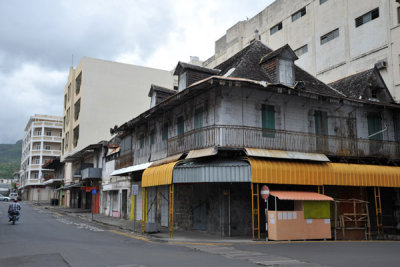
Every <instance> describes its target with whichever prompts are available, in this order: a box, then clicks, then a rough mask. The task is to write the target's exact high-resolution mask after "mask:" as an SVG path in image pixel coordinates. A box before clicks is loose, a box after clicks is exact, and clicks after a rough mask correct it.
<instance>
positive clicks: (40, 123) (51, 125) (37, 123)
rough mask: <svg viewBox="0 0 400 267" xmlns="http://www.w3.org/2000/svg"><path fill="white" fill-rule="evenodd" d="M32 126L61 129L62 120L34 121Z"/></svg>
mask: <svg viewBox="0 0 400 267" xmlns="http://www.w3.org/2000/svg"><path fill="white" fill-rule="evenodd" d="M32 127H35V128H41V127H48V128H55V129H60V130H61V129H62V121H57V122H51V121H35V122H33V123H32Z"/></svg>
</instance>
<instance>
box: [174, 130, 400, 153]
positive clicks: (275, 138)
mask: <svg viewBox="0 0 400 267" xmlns="http://www.w3.org/2000/svg"><path fill="white" fill-rule="evenodd" d="M399 145H400V143H399V142H394V141H375V140H369V139H354V138H346V137H339V136H323V135H316V134H312V133H303V132H293V131H283V130H267V129H262V128H256V127H241V126H208V127H204V128H201V129H196V130H192V131H189V132H187V133H185V134H183V135H181V136H175V137H173V138H170V139H169V140H168V155H173V154H176V153H181V152H187V151H189V150H194V149H201V148H205V147H210V146H217V147H227V148H243V147H252V148H264V149H276V150H287V151H299V152H309V153H323V154H326V155H331V156H349V157H386V158H400V146H399Z"/></svg>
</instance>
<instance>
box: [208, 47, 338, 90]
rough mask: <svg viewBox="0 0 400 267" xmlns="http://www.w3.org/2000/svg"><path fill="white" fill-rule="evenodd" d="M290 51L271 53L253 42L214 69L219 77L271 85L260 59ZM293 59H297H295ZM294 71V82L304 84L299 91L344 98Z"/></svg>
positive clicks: (324, 85)
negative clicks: (263, 82) (262, 82)
mask: <svg viewBox="0 0 400 267" xmlns="http://www.w3.org/2000/svg"><path fill="white" fill-rule="evenodd" d="M291 50H292V49H291V48H290V46H288V45H285V46H283V47H281V48H280V49H277V50H275V51H272V50H271V49H270V48H269V47H267V46H265V45H264V44H263V43H261V42H260V41H253V42H252V43H251V44H250V45H249V46H247V47H246V48H244V49H243V50H241V51H239V52H238V53H237V54H235V55H234V56H232V57H231V58H229V59H228V60H226V61H225V62H223V63H221V64H220V65H218V66H217V67H216V68H217V69H220V70H221V72H220V74H219V75H221V76H225V77H237V78H244V79H251V80H256V81H265V82H267V83H273V79H272V77H270V75H269V74H268V73H267V71H266V70H265V69H264V68H263V67H262V66H261V64H260V62H262V61H261V59H263V60H265V58H266V57H265V56H267V58H272V57H275V56H277V55H279V54H281V53H282V52H283V51H286V52H287V51H291ZM288 53H290V52H288ZM292 56H293V55H292ZM294 56H296V55H294ZM294 59H297V57H295V58H294ZM294 69H295V79H296V81H302V82H303V83H304V88H302V89H301V90H303V91H304V92H310V93H321V94H324V95H328V96H335V97H343V96H345V95H344V94H342V93H341V92H339V91H337V90H335V89H333V88H331V87H329V86H328V85H326V84H325V83H323V82H321V81H320V80H318V79H317V78H315V77H314V76H312V75H311V74H309V73H307V72H306V71H304V70H302V69H301V68H300V67H298V66H296V65H295V66H294Z"/></svg>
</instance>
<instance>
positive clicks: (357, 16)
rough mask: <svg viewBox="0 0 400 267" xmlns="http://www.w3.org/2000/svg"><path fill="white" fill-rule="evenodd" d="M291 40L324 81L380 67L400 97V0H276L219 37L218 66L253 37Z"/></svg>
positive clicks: (275, 42) (209, 63)
mask: <svg viewBox="0 0 400 267" xmlns="http://www.w3.org/2000/svg"><path fill="white" fill-rule="evenodd" d="M255 38H256V39H258V40H261V41H262V42H263V43H264V44H266V45H267V46H269V47H271V48H272V49H277V48H279V47H282V46H283V45H285V44H289V45H290V46H291V47H292V48H293V50H295V52H296V54H297V56H298V57H299V59H298V60H297V62H296V64H297V65H298V66H300V67H302V68H303V69H304V70H306V71H307V72H309V73H310V74H312V75H314V76H316V77H317V78H318V79H320V80H322V81H324V82H325V83H330V82H334V81H336V80H338V79H341V78H344V77H346V76H349V75H352V74H355V73H359V72H361V71H365V70H368V69H372V68H374V66H376V67H377V68H378V69H379V70H380V74H381V75H382V77H383V78H384V80H385V83H386V85H387V87H388V89H389V90H390V92H391V94H392V95H393V97H394V99H395V100H396V101H400V0H276V1H275V2H273V3H272V4H271V5H269V6H268V7H266V8H265V9H264V10H262V11H261V12H260V13H258V14H257V15H256V16H254V17H253V18H250V19H248V20H246V21H239V22H238V23H236V24H235V25H233V26H232V27H231V28H229V29H228V30H227V31H226V34H225V35H224V36H222V37H221V38H220V39H218V40H217V41H216V42H215V55H214V56H212V57H211V58H209V59H208V60H206V61H205V62H204V64H203V65H204V66H205V67H215V66H217V65H218V64H220V63H221V62H223V61H225V60H226V59H228V58H229V57H231V56H232V55H233V54H235V53H236V52H238V51H240V50H241V49H242V48H243V47H246V46H247V45H248V44H249V43H250V42H251V40H253V39H255Z"/></svg>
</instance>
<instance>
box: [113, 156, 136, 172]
mask: <svg viewBox="0 0 400 267" xmlns="http://www.w3.org/2000/svg"><path fill="white" fill-rule="evenodd" d="M131 165H133V157H132V152H130V153H127V154H125V155H122V156H119V157H118V158H117V159H115V169H116V170H118V169H122V168H126V167H129V166H131Z"/></svg>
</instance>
